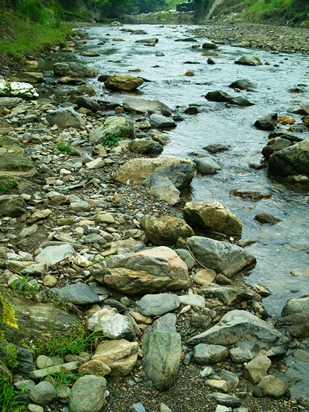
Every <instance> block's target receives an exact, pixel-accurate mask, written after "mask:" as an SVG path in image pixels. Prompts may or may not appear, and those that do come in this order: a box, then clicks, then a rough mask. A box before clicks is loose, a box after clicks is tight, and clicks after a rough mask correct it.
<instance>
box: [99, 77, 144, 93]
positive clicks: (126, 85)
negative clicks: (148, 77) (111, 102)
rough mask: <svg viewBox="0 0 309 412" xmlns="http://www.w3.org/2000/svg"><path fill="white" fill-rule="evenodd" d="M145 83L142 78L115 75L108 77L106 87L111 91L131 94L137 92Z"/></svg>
mask: <svg viewBox="0 0 309 412" xmlns="http://www.w3.org/2000/svg"><path fill="white" fill-rule="evenodd" d="M143 83H144V80H143V79H141V78H140V77H134V76H131V75H130V74H114V75H112V76H108V77H107V79H106V80H105V81H104V85H105V87H106V88H107V89H109V90H114V91H125V92H131V91H133V90H136V89H137V88H138V87H139V86H141V85H142V84H143Z"/></svg>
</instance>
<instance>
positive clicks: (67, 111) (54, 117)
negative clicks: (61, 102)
mask: <svg viewBox="0 0 309 412" xmlns="http://www.w3.org/2000/svg"><path fill="white" fill-rule="evenodd" d="M46 119H47V121H48V123H49V124H50V125H51V126H54V125H57V126H58V127H59V128H60V129H65V128H66V127H75V128H76V129H79V128H81V127H82V126H84V125H85V120H84V119H83V118H82V117H81V115H80V114H79V113H77V112H76V111H75V110H74V109H73V108H70V107H67V108H60V109H57V110H55V111H53V112H49V113H47V115H46Z"/></svg>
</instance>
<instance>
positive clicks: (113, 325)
mask: <svg viewBox="0 0 309 412" xmlns="http://www.w3.org/2000/svg"><path fill="white" fill-rule="evenodd" d="M87 327H88V329H89V330H91V331H94V330H99V331H102V333H103V335H104V337H105V338H107V339H128V340H132V339H134V337H135V331H134V327H133V326H132V324H131V323H130V321H129V319H128V318H127V316H124V315H121V314H120V313H118V312H117V310H116V309H115V308H111V307H110V306H105V307H104V308H103V309H101V310H99V311H98V312H96V313H94V314H93V315H92V316H91V317H90V318H89V319H88V321H87Z"/></svg>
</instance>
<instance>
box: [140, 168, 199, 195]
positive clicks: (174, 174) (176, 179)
mask: <svg viewBox="0 0 309 412" xmlns="http://www.w3.org/2000/svg"><path fill="white" fill-rule="evenodd" d="M194 169H195V168H194V166H193V164H190V163H175V164H172V165H170V166H167V167H162V168H159V169H158V170H156V171H154V173H152V174H151V175H150V176H149V177H148V178H147V179H145V180H144V184H145V185H147V186H153V185H154V184H155V182H156V180H157V178H165V179H168V180H170V181H171V182H172V184H173V185H174V186H175V187H176V188H177V189H181V188H185V187H187V186H189V185H190V183H191V181H192V179H193V176H194Z"/></svg>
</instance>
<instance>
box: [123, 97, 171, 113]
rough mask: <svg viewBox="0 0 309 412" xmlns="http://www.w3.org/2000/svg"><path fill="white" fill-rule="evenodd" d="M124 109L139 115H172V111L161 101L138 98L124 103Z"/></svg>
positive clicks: (132, 98) (130, 98) (131, 98)
mask: <svg viewBox="0 0 309 412" xmlns="http://www.w3.org/2000/svg"><path fill="white" fill-rule="evenodd" d="M123 108H124V109H125V110H127V111H134V112H137V113H150V114H153V113H160V114H163V115H165V116H166V115H170V114H171V113H172V110H171V109H170V108H169V107H168V106H167V105H166V104H164V103H162V102H160V101H159V100H147V99H139V98H137V97H129V98H128V99H126V100H125V101H124V102H123Z"/></svg>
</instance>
